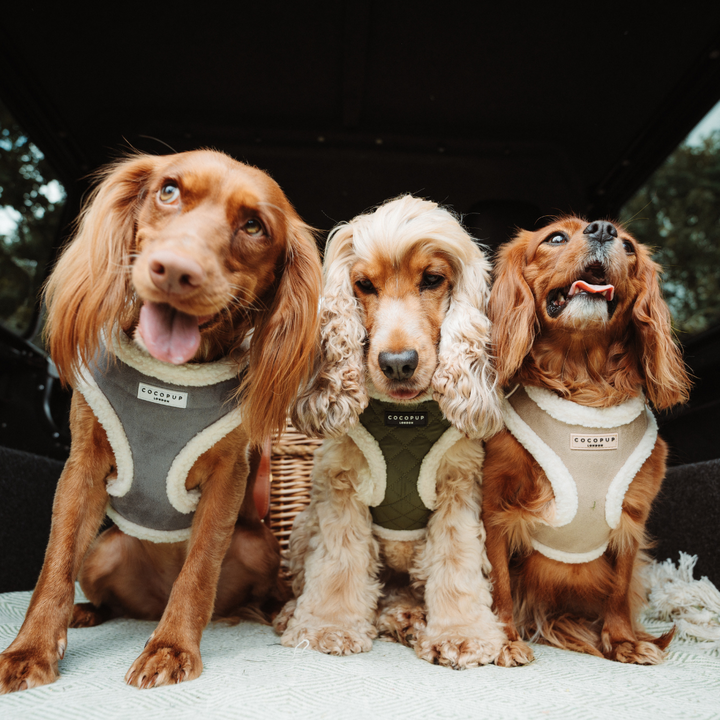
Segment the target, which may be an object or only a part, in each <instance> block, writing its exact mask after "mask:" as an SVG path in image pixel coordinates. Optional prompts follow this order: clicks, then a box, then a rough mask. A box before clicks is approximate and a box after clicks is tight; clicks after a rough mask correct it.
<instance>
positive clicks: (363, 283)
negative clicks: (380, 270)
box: [355, 278, 375, 295]
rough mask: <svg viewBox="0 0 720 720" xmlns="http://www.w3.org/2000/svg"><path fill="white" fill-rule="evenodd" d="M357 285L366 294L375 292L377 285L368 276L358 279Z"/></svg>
mask: <svg viewBox="0 0 720 720" xmlns="http://www.w3.org/2000/svg"><path fill="white" fill-rule="evenodd" d="M355 287H356V288H357V289H358V290H359V291H360V292H362V293H365V294H366V295H370V294H374V293H375V286H374V285H373V284H372V283H371V282H370V281H369V280H368V279H367V278H365V279H363V280H356V281H355Z"/></svg>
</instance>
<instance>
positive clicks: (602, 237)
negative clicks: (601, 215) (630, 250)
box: [583, 220, 618, 242]
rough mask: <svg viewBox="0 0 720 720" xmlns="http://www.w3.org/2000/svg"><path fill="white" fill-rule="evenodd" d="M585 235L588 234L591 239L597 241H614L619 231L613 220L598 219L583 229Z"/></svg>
mask: <svg viewBox="0 0 720 720" xmlns="http://www.w3.org/2000/svg"><path fill="white" fill-rule="evenodd" d="M583 235H587V236H588V239H589V240H595V241H596V242H612V241H613V240H614V239H615V238H616V237H617V236H618V231H617V228H616V227H615V226H614V225H613V224H612V223H611V222H608V221H607V220H596V221H595V222H591V223H590V224H589V225H588V226H587V227H586V228H585V229H584V230H583Z"/></svg>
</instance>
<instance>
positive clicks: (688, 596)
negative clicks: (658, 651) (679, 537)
mask: <svg viewBox="0 0 720 720" xmlns="http://www.w3.org/2000/svg"><path fill="white" fill-rule="evenodd" d="M695 563H697V555H687V554H686V553H684V552H681V553H680V562H679V563H678V566H677V567H675V564H674V563H673V562H672V560H669V559H668V560H665V561H664V562H661V563H658V562H656V561H653V562H652V563H650V564H649V565H647V566H646V568H645V570H644V575H645V581H646V587H647V588H648V590H649V597H648V600H649V603H650V604H649V607H648V608H647V609H646V610H645V612H644V618H645V619H646V620H662V621H666V622H667V621H670V622H674V623H675V625H676V627H677V630H676V633H677V634H676V637H677V638H678V639H679V640H703V641H706V642H708V643H711V645H709V646H708V648H707V649H708V650H710V649H720V592H719V591H718V589H717V588H716V587H715V585H713V584H712V583H711V582H710V580H708V579H707V578H706V577H704V576H703V577H702V578H701V579H700V580H695V579H693V570H694V568H695Z"/></svg>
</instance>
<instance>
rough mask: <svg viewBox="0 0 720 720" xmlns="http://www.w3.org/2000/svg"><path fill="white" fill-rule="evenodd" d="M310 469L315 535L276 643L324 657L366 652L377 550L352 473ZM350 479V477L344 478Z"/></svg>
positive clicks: (374, 596)
mask: <svg viewBox="0 0 720 720" xmlns="http://www.w3.org/2000/svg"><path fill="white" fill-rule="evenodd" d="M320 463H321V464H320V466H319V467H317V466H316V471H315V477H314V478H313V481H314V483H315V485H316V488H317V492H316V496H315V498H314V499H313V504H312V505H311V507H310V508H309V512H315V513H317V528H318V529H317V534H316V535H315V537H314V538H312V539H311V541H310V545H309V548H310V549H309V551H308V553H307V555H306V559H305V582H304V588H303V592H302V594H301V595H300V597H299V598H298V600H297V606H296V608H295V611H294V614H293V617H292V618H290V619H289V620H288V624H287V629H286V630H285V632H284V633H283V635H282V639H281V642H282V644H283V645H285V646H287V647H296V646H298V645H300V644H301V643H303V641H307V643H308V645H309V647H311V648H313V649H314V650H319V651H320V652H324V653H328V654H330V655H349V654H351V653H359V652H367V651H368V650H370V649H371V647H372V639H373V638H374V637H376V636H377V630H376V629H375V626H374V624H373V620H374V617H375V609H376V607H377V601H378V596H379V594H380V585H379V583H378V580H377V570H378V547H377V541H376V540H375V539H374V538H373V535H372V524H371V519H370V512H369V510H368V508H367V506H366V505H364V504H363V503H362V502H360V501H359V500H358V498H357V493H356V490H355V483H354V482H353V478H354V477H355V472H356V471H355V470H354V469H350V470H347V471H342V472H338V471H337V468H334V469H333V468H331V467H328V466H327V465H323V464H322V463H323V461H322V460H321V461H320ZM350 475H353V478H351V477H350Z"/></svg>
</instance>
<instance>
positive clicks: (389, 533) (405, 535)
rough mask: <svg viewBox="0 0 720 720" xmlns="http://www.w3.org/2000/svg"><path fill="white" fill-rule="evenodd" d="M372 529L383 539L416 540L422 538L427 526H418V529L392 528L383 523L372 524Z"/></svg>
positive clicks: (397, 540) (396, 540)
mask: <svg viewBox="0 0 720 720" xmlns="http://www.w3.org/2000/svg"><path fill="white" fill-rule="evenodd" d="M372 531H373V533H375V535H377V536H378V537H379V538H381V539H382V540H391V541H395V542H416V541H417V540H422V539H423V538H424V537H425V535H426V533H427V528H418V529H417V530H391V529H390V528H386V527H383V526H382V525H376V524H375V523H373V524H372Z"/></svg>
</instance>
